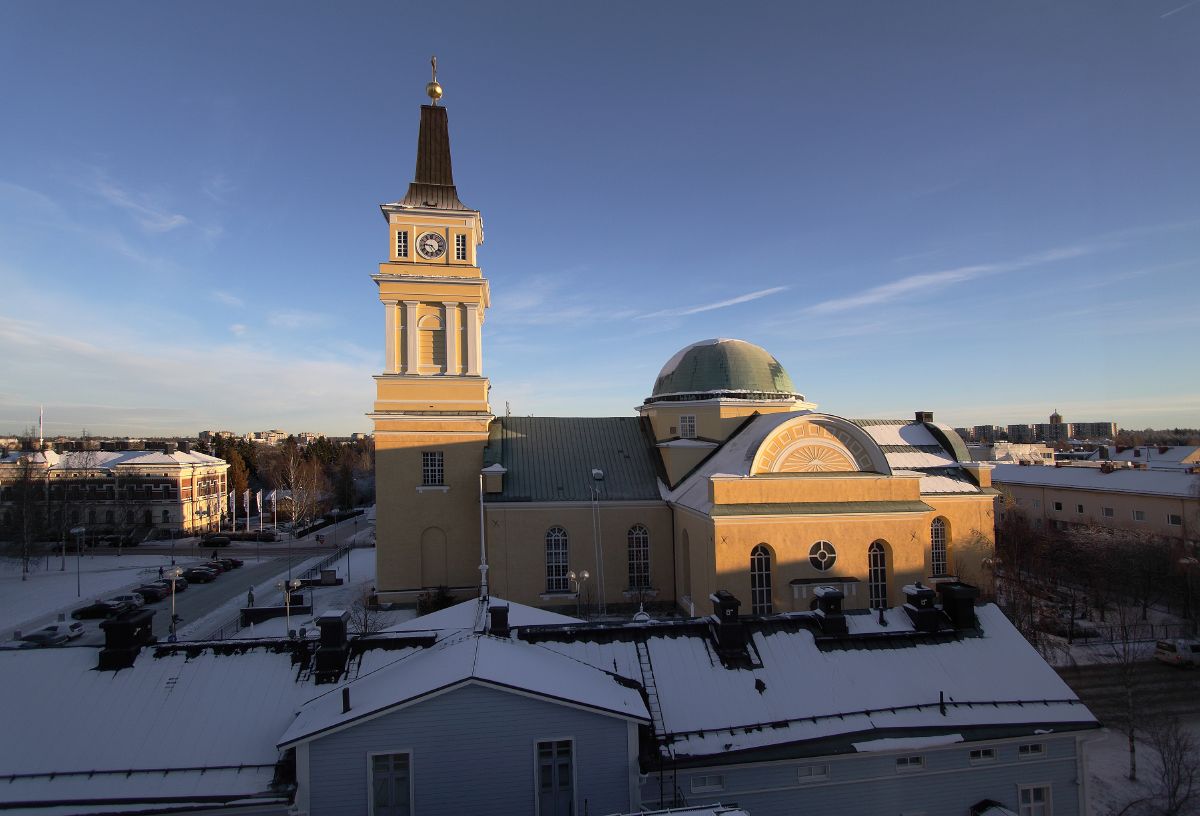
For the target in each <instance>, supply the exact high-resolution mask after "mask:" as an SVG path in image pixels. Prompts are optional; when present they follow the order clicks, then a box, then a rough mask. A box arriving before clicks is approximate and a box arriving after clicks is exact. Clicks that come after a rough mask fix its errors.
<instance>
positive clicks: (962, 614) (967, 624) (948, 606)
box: [937, 581, 979, 631]
mask: <svg viewBox="0 0 1200 816" xmlns="http://www.w3.org/2000/svg"><path fill="white" fill-rule="evenodd" d="M937 591H938V595H940V596H942V612H943V613H945V615H946V617H947V618H949V619H950V623H952V624H953V625H954V628H955V629H958V630H959V631H962V630H964V629H974V628H976V626H977V625H978V624H977V623H976V621H975V599H976V598H978V597H979V590H978V589H977V588H976V587H973V586H971V585H970V584H964V583H962V582H961V581H942V582H941V583H940V584H938V585H937Z"/></svg>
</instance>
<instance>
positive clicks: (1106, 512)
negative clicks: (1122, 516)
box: [1100, 507, 1115, 518]
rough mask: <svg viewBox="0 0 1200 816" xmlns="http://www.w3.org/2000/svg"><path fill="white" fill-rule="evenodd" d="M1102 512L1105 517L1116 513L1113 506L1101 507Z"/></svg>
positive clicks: (1110, 516)
mask: <svg viewBox="0 0 1200 816" xmlns="http://www.w3.org/2000/svg"><path fill="white" fill-rule="evenodd" d="M1100 513H1101V515H1103V516H1104V517H1105V518H1112V517H1113V515H1115V513H1114V511H1113V509H1112V508H1111V507H1101V508H1100Z"/></svg>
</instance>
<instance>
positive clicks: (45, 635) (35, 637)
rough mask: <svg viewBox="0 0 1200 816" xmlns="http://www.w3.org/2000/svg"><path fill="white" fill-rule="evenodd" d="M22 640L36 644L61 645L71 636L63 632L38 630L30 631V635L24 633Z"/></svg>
mask: <svg viewBox="0 0 1200 816" xmlns="http://www.w3.org/2000/svg"><path fill="white" fill-rule="evenodd" d="M20 639H21V640H23V641H25V642H26V643H32V644H33V645H34V646H61V645H63V644H64V643H66V642H67V641H68V640H70V638H69V637H67V636H66V635H64V634H62V633H56V632H46V631H42V630H40V629H39V630H38V631H36V632H30V633H29V634H28V635H23V636H22V637H21V638H20Z"/></svg>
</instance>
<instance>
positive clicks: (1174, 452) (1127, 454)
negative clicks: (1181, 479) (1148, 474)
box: [1097, 445, 1200, 472]
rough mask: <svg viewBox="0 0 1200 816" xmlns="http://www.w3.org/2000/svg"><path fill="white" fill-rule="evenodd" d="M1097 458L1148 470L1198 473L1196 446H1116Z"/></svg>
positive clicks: (1199, 451) (1198, 449)
mask: <svg viewBox="0 0 1200 816" xmlns="http://www.w3.org/2000/svg"><path fill="white" fill-rule="evenodd" d="M1097 458H1099V459H1101V460H1104V459H1107V460H1108V461H1110V462H1113V463H1114V464H1115V463H1121V464H1129V465H1133V466H1134V467H1140V468H1146V469H1148V470H1184V471H1188V470H1191V471H1197V472H1200V446H1196V445H1169V446H1168V445H1139V446H1137V447H1132V448H1124V447H1120V446H1116V447H1113V448H1105V449H1103V450H1101V451H1099V452H1098V454H1097Z"/></svg>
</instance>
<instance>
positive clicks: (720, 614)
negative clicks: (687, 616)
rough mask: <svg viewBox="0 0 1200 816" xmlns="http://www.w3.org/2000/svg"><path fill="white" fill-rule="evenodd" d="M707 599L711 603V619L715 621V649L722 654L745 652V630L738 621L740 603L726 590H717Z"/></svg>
mask: <svg viewBox="0 0 1200 816" xmlns="http://www.w3.org/2000/svg"><path fill="white" fill-rule="evenodd" d="M708 599H709V600H710V601H712V602H713V617H714V618H716V621H717V649H718V650H720V651H722V652H733V651H745V649H746V629H745V627H744V626H742V624H741V621H739V620H738V608H739V607H740V606H741V605H742V602H741V601H739V600H738V599H737V598H735V597H734V596H733V593H731V592H730V591H729V590H727V589H718V590H717V591H716V592H714V593H713V594H712V595H709V596H708Z"/></svg>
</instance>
